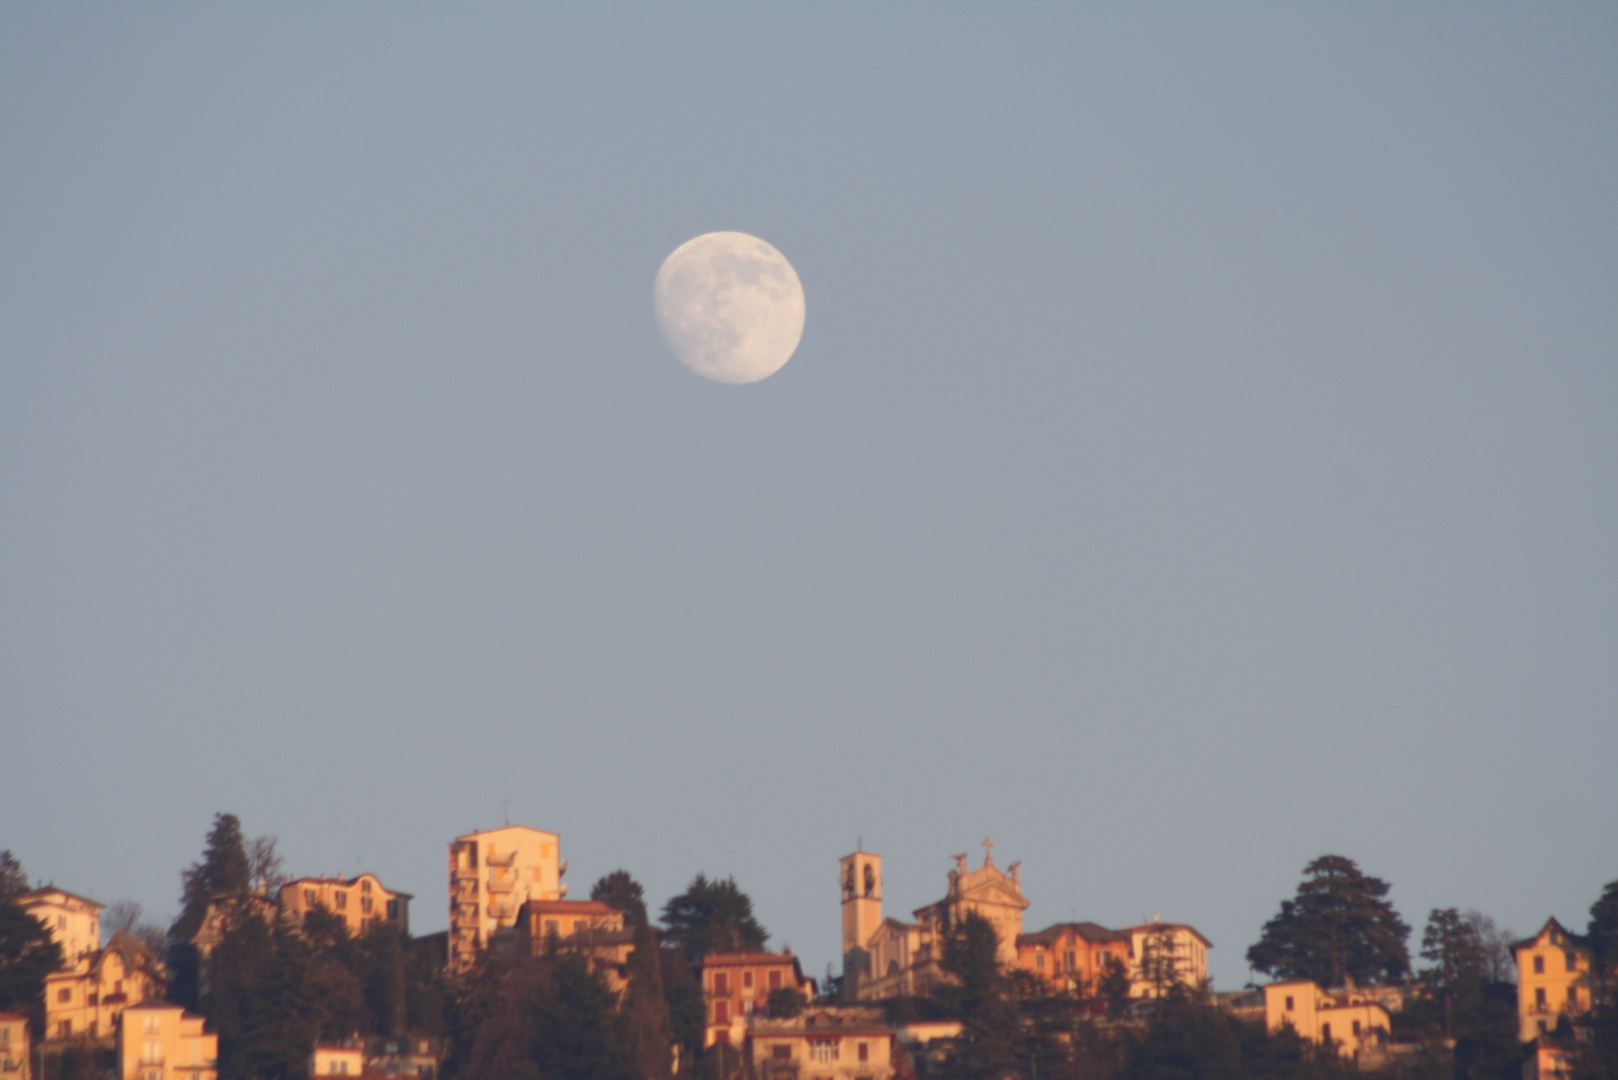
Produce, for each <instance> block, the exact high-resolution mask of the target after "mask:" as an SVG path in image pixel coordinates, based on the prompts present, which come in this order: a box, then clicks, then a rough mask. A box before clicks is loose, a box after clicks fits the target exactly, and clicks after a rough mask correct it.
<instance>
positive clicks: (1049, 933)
mask: <svg viewBox="0 0 1618 1080" xmlns="http://www.w3.org/2000/svg"><path fill="white" fill-rule="evenodd" d="M1069 932H1071V933H1072V934H1073V935H1074V936H1076V937H1080V938H1083V939H1084V940H1085V941H1088V942H1090V943H1091V944H1092V945H1102V944H1106V943H1108V942H1115V941H1116V942H1127V941H1129V934H1128V932H1127V931H1123V930H1108V929H1107V928H1106V927H1105V926H1101V925H1099V924H1098V923H1093V922H1059V923H1052V924H1051V925H1050V926H1047V927H1046V928H1045V929H1043V930H1036V931H1034V932H1033V933H1031V934H1019V935H1017V944H1018V945H1054V944H1056V942H1058V941H1060V940H1061V939H1062V936H1063V935H1064V934H1066V933H1069Z"/></svg>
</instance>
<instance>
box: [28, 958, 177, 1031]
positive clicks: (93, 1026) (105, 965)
mask: <svg viewBox="0 0 1618 1080" xmlns="http://www.w3.org/2000/svg"><path fill="white" fill-rule="evenodd" d="M165 988H166V978H165V974H164V971H163V966H162V965H161V964H160V963H159V962H158V961H157V958H156V957H154V956H152V952H151V950H150V949H148V948H147V947H146V943H145V942H143V941H141V940H140V939H139V938H136V937H132V936H130V935H129V934H127V933H125V932H124V931H122V930H119V931H118V932H117V933H115V934H113V935H112V940H111V941H109V942H108V943H107V946H106V948H104V949H99V950H97V951H96V952H95V953H94V954H93V955H92V956H91V957H90V958H89V959H88V960H86V961H83V962H81V963H80V964H79V965H78V966H77V967H75V968H72V969H70V970H65V971H53V972H51V973H50V974H49V975H47V976H45V1037H46V1038H47V1039H50V1040H59V1039H72V1038H80V1037H85V1038H91V1039H100V1040H104V1041H106V1042H111V1041H112V1039H113V1037H114V1036H115V1034H116V1033H117V1030H118V1017H119V1016H120V1015H121V1014H122V1013H123V1011H124V1010H125V1009H126V1008H128V1007H129V1006H131V1005H139V1004H140V1003H142V1002H144V1001H147V1000H149V999H152V998H159V997H162V996H163V991H164V989H165Z"/></svg>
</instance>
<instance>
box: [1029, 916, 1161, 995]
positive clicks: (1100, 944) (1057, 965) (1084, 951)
mask: <svg viewBox="0 0 1618 1080" xmlns="http://www.w3.org/2000/svg"><path fill="white" fill-rule="evenodd" d="M1131 941H1132V938H1131V936H1130V934H1129V932H1128V931H1125V930H1108V929H1107V928H1106V927H1105V926H1098V925H1096V924H1095V923H1093V922H1078V923H1057V924H1055V925H1054V926H1047V927H1046V928H1045V929H1043V930H1040V931H1037V932H1035V933H1032V934H1023V935H1022V936H1020V937H1018V938H1017V968H1018V970H1020V971H1026V972H1027V973H1028V974H1030V975H1032V976H1034V977H1035V978H1036V979H1039V980H1040V981H1041V982H1043V983H1044V984H1045V985H1046V987H1047V988H1048V989H1050V990H1051V991H1052V992H1054V993H1078V994H1085V993H1094V992H1095V991H1096V989H1097V987H1099V986H1100V985H1101V980H1102V978H1103V977H1104V976H1106V975H1107V974H1108V973H1109V971H1114V970H1115V971H1117V972H1119V973H1122V974H1124V975H1125V977H1126V978H1127V976H1128V972H1129V968H1130V958H1131V952H1130V949H1131ZM1131 986H1133V983H1131Z"/></svg>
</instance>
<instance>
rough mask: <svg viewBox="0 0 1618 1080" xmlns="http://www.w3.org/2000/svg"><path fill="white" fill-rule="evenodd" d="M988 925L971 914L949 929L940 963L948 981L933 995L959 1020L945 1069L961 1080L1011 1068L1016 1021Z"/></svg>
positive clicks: (984, 1079)
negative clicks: (954, 1040) (947, 976)
mask: <svg viewBox="0 0 1618 1080" xmlns="http://www.w3.org/2000/svg"><path fill="white" fill-rule="evenodd" d="M999 946H1000V942H999V938H998V937H997V936H996V934H995V932H994V926H993V925H992V924H990V922H989V921H988V920H987V919H985V918H983V917H982V916H981V915H978V914H976V913H973V914H970V915H968V916H967V917H966V918H965V919H962V920H961V921H960V922H958V923H957V924H956V925H955V926H953V927H952V928H951V929H950V932H949V935H948V937H946V938H945V940H944V956H943V967H944V970H945V971H946V972H948V973H949V974H950V975H951V976H952V979H951V981H949V982H947V983H945V984H943V985H941V986H939V987H938V989H937V991H936V992H935V994H934V997H935V998H936V999H937V1000H938V1002H939V1003H940V1004H941V1005H943V1006H944V1008H946V1009H948V1010H949V1011H950V1012H952V1013H954V1014H955V1015H957V1016H959V1017H960V1019H961V1036H960V1038H959V1039H957V1040H956V1045H955V1048H954V1050H953V1051H952V1052H951V1054H950V1058H949V1062H948V1064H947V1066H946V1071H947V1073H948V1074H949V1075H951V1076H956V1077H961V1078H962V1080H1001V1078H1003V1077H1006V1076H1009V1075H1012V1074H1013V1073H1015V1072H1017V1071H1018V1070H1017V1068H1016V1065H1017V1051H1018V1035H1019V1031H1020V1029H1021V1027H1022V1019H1021V1015H1020V1011H1019V1009H1018V1006H1017V1002H1016V1000H1015V999H1014V998H1013V996H1012V992H1011V991H1012V987H1011V980H1010V978H1009V977H1008V976H1007V975H1006V973H1005V972H1004V971H1002V970H1001V968H1000V958H999Z"/></svg>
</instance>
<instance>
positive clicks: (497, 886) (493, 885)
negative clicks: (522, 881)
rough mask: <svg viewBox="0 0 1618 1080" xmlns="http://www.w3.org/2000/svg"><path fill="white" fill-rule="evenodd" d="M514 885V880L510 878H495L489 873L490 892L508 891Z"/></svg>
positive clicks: (514, 886) (515, 884)
mask: <svg viewBox="0 0 1618 1080" xmlns="http://www.w3.org/2000/svg"><path fill="white" fill-rule="evenodd" d="M516 887H517V883H516V881H514V880H512V879H510V878H497V877H495V876H494V875H493V874H490V875H489V891H490V892H492V893H497V892H502V893H508V892H510V891H511V890H512V889H514V888H516Z"/></svg>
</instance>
